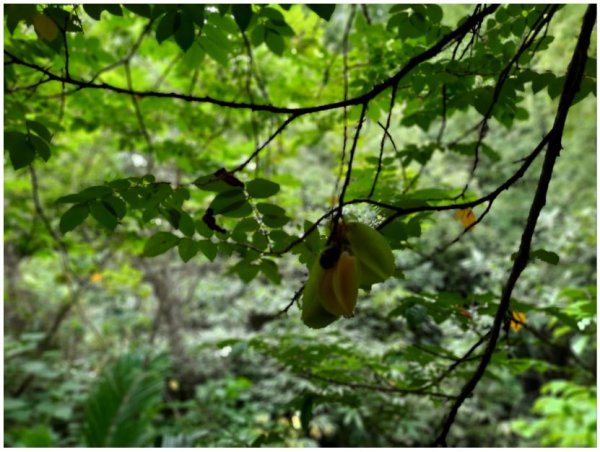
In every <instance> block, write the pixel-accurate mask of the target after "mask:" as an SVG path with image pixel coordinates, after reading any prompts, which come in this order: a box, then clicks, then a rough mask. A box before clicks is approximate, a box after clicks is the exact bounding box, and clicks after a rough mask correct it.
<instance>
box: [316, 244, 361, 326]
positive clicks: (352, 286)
mask: <svg viewBox="0 0 600 452" xmlns="http://www.w3.org/2000/svg"><path fill="white" fill-rule="evenodd" d="M358 283H359V278H358V264H357V262H356V258H355V257H354V256H352V255H350V254H349V253H348V252H347V251H344V252H343V253H342V255H341V256H340V259H339V261H338V263H337V265H336V266H335V268H334V270H333V292H334V294H335V299H336V306H335V308H334V309H330V307H329V306H327V305H324V307H325V309H327V310H328V311H329V312H331V313H332V314H334V315H343V316H344V317H350V316H352V313H353V312H354V307H355V306H356V299H357V297H358Z"/></svg>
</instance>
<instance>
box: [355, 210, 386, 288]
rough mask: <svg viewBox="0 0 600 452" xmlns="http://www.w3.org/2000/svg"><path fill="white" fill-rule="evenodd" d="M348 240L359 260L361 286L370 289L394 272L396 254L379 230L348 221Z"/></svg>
mask: <svg viewBox="0 0 600 452" xmlns="http://www.w3.org/2000/svg"><path fill="white" fill-rule="evenodd" d="M346 240H348V242H349V243H350V248H351V249H352V253H353V254H354V256H355V257H356V259H357V261H358V274H359V276H360V287H361V288H363V289H367V290H368V289H370V288H371V286H372V285H373V284H376V283H379V282H382V281H385V280H386V279H388V278H389V277H390V276H392V275H393V274H394V271H395V269H396V264H395V262H394V254H393V253H392V249H391V248H390V245H389V244H388V242H387V240H386V239H385V238H384V237H383V235H381V234H380V233H379V232H378V231H376V230H375V229H373V228H372V227H370V226H367V225H366V224H363V223H356V222H354V223H346Z"/></svg>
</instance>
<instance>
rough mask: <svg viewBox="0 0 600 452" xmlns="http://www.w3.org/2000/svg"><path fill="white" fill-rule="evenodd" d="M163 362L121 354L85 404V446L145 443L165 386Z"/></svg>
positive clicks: (97, 382) (103, 374)
mask: <svg viewBox="0 0 600 452" xmlns="http://www.w3.org/2000/svg"><path fill="white" fill-rule="evenodd" d="M166 373H167V369H166V365H164V364H163V363H162V362H161V360H159V359H154V360H149V362H146V363H144V360H143V359H142V358H141V357H138V356H135V355H124V356H121V357H120V358H119V359H118V361H117V362H116V363H115V364H113V365H109V366H107V367H106V368H105V370H104V372H103V373H102V376H101V377H100V378H99V379H97V380H96V383H95V385H94V387H93V388H92V392H91V394H90V396H89V397H88V399H87V401H86V404H85V411H84V419H83V436H84V439H85V444H86V445H87V446H88V447H140V446H143V445H145V444H147V443H146V442H145V441H146V440H147V432H148V429H149V428H150V424H151V422H152V418H153V416H154V414H155V409H156V407H157V406H158V404H159V403H160V401H161V396H162V393H163V389H164V376H165V375H166Z"/></svg>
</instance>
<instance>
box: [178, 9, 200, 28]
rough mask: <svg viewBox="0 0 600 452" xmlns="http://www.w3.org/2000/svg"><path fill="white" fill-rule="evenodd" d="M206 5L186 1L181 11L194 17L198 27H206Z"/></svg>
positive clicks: (191, 17)
mask: <svg viewBox="0 0 600 452" xmlns="http://www.w3.org/2000/svg"><path fill="white" fill-rule="evenodd" d="M204 7H205V5H193V4H191V3H184V4H182V5H181V11H183V13H184V14H185V15H186V16H188V17H189V18H190V19H192V22H193V23H195V24H196V25H198V27H200V28H202V27H204Z"/></svg>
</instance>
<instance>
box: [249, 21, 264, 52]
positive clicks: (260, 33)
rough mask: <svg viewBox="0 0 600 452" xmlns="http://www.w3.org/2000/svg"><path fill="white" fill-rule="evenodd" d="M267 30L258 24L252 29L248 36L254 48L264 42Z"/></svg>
mask: <svg viewBox="0 0 600 452" xmlns="http://www.w3.org/2000/svg"><path fill="white" fill-rule="evenodd" d="M266 31H267V29H266V28H265V26H264V25H261V24H258V25H257V26H256V27H254V28H253V29H252V34H251V35H250V42H252V45H253V46H254V47H258V46H259V45H261V44H262V43H263V42H265V33H266Z"/></svg>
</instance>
